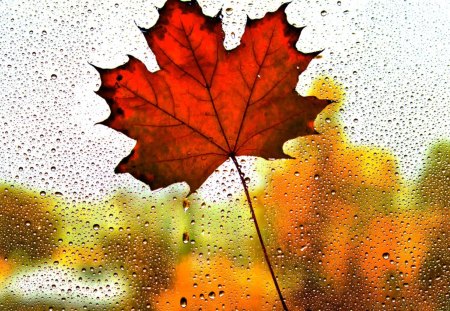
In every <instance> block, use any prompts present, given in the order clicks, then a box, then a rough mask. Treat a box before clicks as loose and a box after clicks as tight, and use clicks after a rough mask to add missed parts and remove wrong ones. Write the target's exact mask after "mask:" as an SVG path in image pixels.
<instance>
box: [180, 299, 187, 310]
mask: <svg viewBox="0 0 450 311" xmlns="http://www.w3.org/2000/svg"><path fill="white" fill-rule="evenodd" d="M180 306H181V307H182V308H186V307H187V299H186V298H185V297H181V299H180Z"/></svg>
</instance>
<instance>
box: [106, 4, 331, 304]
mask: <svg viewBox="0 0 450 311" xmlns="http://www.w3.org/2000/svg"><path fill="white" fill-rule="evenodd" d="M300 31H301V30H300V29H297V28H295V27H293V26H291V25H289V24H288V23H287V22H286V21H285V16H284V12H283V9H279V10H278V11H277V12H275V13H269V14H267V15H266V16H265V17H264V18H263V19H262V20H258V21H250V22H248V26H247V29H246V31H245V34H244V36H243V37H242V41H241V45H240V46H239V47H237V48H236V49H234V50H233V51H231V52H229V51H226V50H225V49H224V47H223V45H222V36H223V34H222V30H221V26H220V20H219V19H218V18H207V17H205V16H204V15H203V14H202V12H201V9H200V7H199V6H198V5H196V4H195V5H191V4H186V3H181V2H179V1H176V0H169V1H168V2H167V4H166V5H165V7H164V9H163V10H161V12H160V18H159V20H158V23H157V24H156V25H155V26H154V27H153V28H152V29H151V30H150V31H149V32H147V33H146V34H145V38H146V39H147V42H148V44H149V46H150V48H151V49H152V51H153V52H154V53H155V56H156V59H157V61H158V63H159V66H160V68H161V70H159V71H157V72H154V73H153V72H149V71H148V70H147V69H146V67H145V65H144V64H143V63H141V62H140V61H139V60H137V59H135V58H132V57H130V60H129V62H127V63H126V64H125V65H123V66H121V67H119V68H116V69H112V70H103V69H99V72H100V75H101V79H102V86H101V88H100V90H99V91H98V94H99V95H100V96H102V97H103V98H105V99H106V101H107V102H108V104H109V106H110V108H111V115H110V117H109V118H108V119H107V120H105V121H104V122H103V124H105V125H107V126H109V127H111V128H113V129H116V130H118V131H120V132H122V133H125V134H126V135H128V136H129V137H131V138H134V139H136V140H137V144H136V146H135V148H134V149H133V151H132V153H131V154H130V155H129V156H128V157H127V158H125V159H124V160H122V161H121V163H120V164H119V165H118V166H117V169H116V171H117V172H120V173H122V172H128V173H131V174H132V175H133V176H134V177H136V178H137V179H139V180H141V181H143V182H145V183H147V184H148V185H150V187H151V188H152V189H155V188H160V187H165V186H168V185H170V184H173V183H176V182H182V181H185V182H187V183H188V184H189V186H190V189H191V192H192V191H195V190H197V188H199V187H200V186H201V185H202V184H203V182H204V181H205V180H206V179H207V178H208V177H209V176H210V175H211V174H212V173H213V172H214V170H216V168H217V167H218V166H220V165H221V164H222V163H223V162H225V161H226V160H227V159H229V158H231V159H232V160H233V162H234V164H235V165H236V168H237V171H238V173H239V176H240V179H241V182H242V184H243V187H244V190H245V194H246V197H247V201H248V204H249V206H250V210H251V213H252V218H253V220H254V224H255V227H256V231H257V233H258V238H259V241H260V243H261V247H262V249H263V252H264V256H265V259H266V261H267V263H268V266H269V269H270V272H271V275H272V278H273V281H274V285H275V287H276V289H277V292H278V295H279V297H280V300H281V303H282V305H283V308H284V309H285V310H287V306H286V302H285V301H284V298H283V296H282V294H281V290H280V287H279V286H278V283H277V280H276V277H275V273H274V271H273V269H272V266H271V264H270V258H269V256H268V253H267V250H266V248H265V246H264V241H263V238H262V235H261V231H260V229H259V227H258V223H257V221H256V216H255V212H254V209H253V206H252V202H251V197H250V194H249V191H248V188H247V186H246V183H245V180H244V174H243V172H242V171H241V169H240V167H239V165H238V162H237V160H236V157H237V156H258V157H263V158H266V159H270V158H273V159H281V158H289V156H287V155H285V154H284V153H283V149H282V147H283V144H284V142H286V141H287V140H289V139H292V138H295V137H298V136H303V135H307V134H313V133H315V131H314V128H313V122H314V119H315V118H316V116H317V114H318V113H319V112H320V111H321V110H322V109H323V108H324V107H325V106H327V105H328V104H329V102H328V101H323V100H319V99H317V98H315V97H302V96H300V95H299V94H298V93H297V92H295V86H296V84H297V80H298V76H299V74H300V73H301V72H302V71H304V70H305V69H306V67H307V65H308V63H309V62H310V61H311V59H312V58H314V57H315V56H316V54H302V53H299V52H298V51H297V49H296V48H295V43H296V42H297V40H298V38H299V35H300Z"/></svg>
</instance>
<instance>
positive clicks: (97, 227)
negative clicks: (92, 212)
mask: <svg viewBox="0 0 450 311" xmlns="http://www.w3.org/2000/svg"><path fill="white" fill-rule="evenodd" d="M92 228H94V230H95V231H97V230H98V229H100V225H99V224H95V225H94V226H93V227H92Z"/></svg>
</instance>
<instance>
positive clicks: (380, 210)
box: [0, 77, 450, 310]
mask: <svg viewBox="0 0 450 311" xmlns="http://www.w3.org/2000/svg"><path fill="white" fill-rule="evenodd" d="M310 95H315V96H317V97H319V98H323V99H329V100H332V101H333V102H334V104H333V105H332V106H330V107H329V108H327V109H326V110H325V111H323V112H322V113H321V114H320V115H319V117H318V118H317V119H316V121H315V128H316V129H317V131H318V132H320V133H321V134H322V135H319V136H317V135H315V136H306V137H302V138H297V139H294V140H291V141H288V142H287V143H286V144H285V145H284V151H285V152H286V153H287V154H288V155H290V156H292V157H293V159H287V160H271V161H267V160H262V159H257V158H245V157H243V158H240V161H241V164H242V165H243V167H244V169H245V171H246V172H248V174H249V175H250V176H252V177H251V179H250V182H249V188H250V193H251V195H252V197H253V202H254V204H255V208H256V212H257V217H258V222H259V223H260V225H261V227H262V229H263V235H264V239H265V241H266V244H267V247H268V250H269V253H270V256H271V259H272V264H273V265H274V267H275V272H276V274H277V276H278V278H279V282H280V284H281V287H282V291H283V294H284V295H285V298H286V300H287V303H288V306H289V307H290V309H291V310H385V309H388V310H395V309H396V310H448V309H449V308H450V297H449V278H450V269H449V265H450V255H449V254H450V253H449V245H450V241H449V230H448V229H449V225H450V224H449V220H448V219H449V216H450V215H449V212H448V206H447V205H448V202H449V199H450V197H449V192H448V189H449V187H450V179H449V171H450V160H449V159H450V143H448V142H446V141H442V142H438V143H436V144H435V145H434V146H432V148H431V149H430V151H429V156H428V158H427V160H426V162H425V163H424V166H423V167H424V168H423V170H422V171H421V173H420V174H419V177H418V178H417V179H415V180H408V179H406V178H404V176H402V173H401V171H400V169H399V167H398V163H397V160H396V158H395V157H394V156H393V155H392V154H390V153H389V151H388V150H383V149H380V148H377V147H368V146H365V147H362V146H355V145H353V144H351V143H350V142H349V141H348V140H347V138H346V136H345V134H344V125H343V124H342V123H341V122H340V120H339V111H340V109H345V105H344V104H345V85H340V84H339V83H338V82H336V81H333V79H332V78H331V77H321V78H318V79H317V80H316V83H315V84H314V85H313V86H312V88H311V94H310ZM232 170H233V169H232V167H231V166H226V165H225V166H222V167H220V168H219V169H218V170H217V171H216V172H215V173H214V174H213V176H212V177H211V178H212V181H209V182H208V181H207V182H206V185H205V186H204V188H203V190H202V189H200V190H199V191H198V193H196V194H193V195H192V196H190V197H189V199H185V195H186V193H185V192H186V191H185V190H183V188H182V187H181V186H180V187H177V186H174V187H168V188H166V189H163V190H161V191H160V192H159V195H158V196H152V197H147V196H144V195H142V194H139V193H133V192H131V191H130V190H129V189H117V192H116V193H115V195H113V196H111V197H106V198H104V200H102V201H94V202H92V201H90V202H68V201H66V200H64V197H63V196H60V195H56V194H53V193H42V192H40V191H35V190H34V189H23V188H22V187H21V186H20V185H11V184H4V185H3V186H2V189H1V190H2V194H3V195H2V196H1V197H0V205H1V211H0V213H1V218H0V237H1V239H0V253H1V256H0V287H1V290H0V298H1V299H0V308H2V309H5V310H42V309H48V308H49V306H51V308H52V309H56V310H60V309H63V308H64V309H65V310H81V309H83V308H86V309H89V310H146V309H151V310H180V309H183V307H186V308H187V309H189V310H198V309H201V310H217V309H219V310H221V309H226V310H234V309H237V310H272V309H273V308H274V306H275V307H276V306H279V305H278V303H277V301H276V300H277V295H276V292H275V290H274V287H273V282H272V279H271V277H270V274H269V272H268V270H267V267H266V265H265V264H264V260H263V256H262V253H261V250H260V247H259V243H258V241H257V239H256V233H255V229H254V226H253V223H252V222H251V221H250V219H251V217H250V213H249V211H248V207H247V205H246V201H245V195H244V193H243V191H242V192H236V191H235V190H236V189H235V188H233V187H232V186H231V187H230V185H233V184H235V183H238V182H239V180H238V177H237V175H236V174H235V172H233V171H232ZM214 192H215V194H216V195H214ZM208 193H209V194H208ZM210 193H213V195H210ZM43 268H48V269H53V270H55V271H59V272H58V273H59V278H62V279H64V280H66V281H67V282H69V281H70V276H68V275H73V276H75V277H76V278H77V279H78V280H79V281H80V282H84V283H83V284H86V286H88V287H89V286H92V287H95V288H98V287H99V286H100V287H103V286H104V287H105V290H106V292H110V293H111V295H109V296H108V299H105V298H104V297H105V296H102V295H100V293H99V294H98V299H95V297H96V295H97V294H96V293H95V292H93V296H92V297H94V298H93V299H90V300H89V299H79V298H78V297H77V293H75V294H73V295H72V294H71V293H61V291H60V290H59V289H58V287H57V286H55V288H54V289H53V294H45V295H44V296H39V295H38V296H37V297H36V298H35V299H28V298H25V295H20V294H18V292H20V291H18V290H17V287H20V286H19V285H18V284H20V282H26V278H24V274H27V273H31V274H32V273H34V272H33V271H37V270H39V269H43ZM70 273H72V274H70ZM24 280H25V281H24ZM45 282H47V283H52V282H56V281H55V280H53V279H47V280H45ZM111 284H112V285H113V286H112V285H111ZM110 287H113V288H118V289H119V290H114V291H113V290H111V289H110ZM50 292H51V290H50ZM100 297H101V299H100ZM183 301H186V306H185V305H184V303H183Z"/></svg>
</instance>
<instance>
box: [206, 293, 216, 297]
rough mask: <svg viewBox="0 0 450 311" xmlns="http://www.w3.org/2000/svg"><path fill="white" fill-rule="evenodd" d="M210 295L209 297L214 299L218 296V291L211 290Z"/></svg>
mask: <svg viewBox="0 0 450 311" xmlns="http://www.w3.org/2000/svg"><path fill="white" fill-rule="evenodd" d="M208 297H209V299H214V298H216V293H215V292H210V293H209V295H208Z"/></svg>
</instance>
